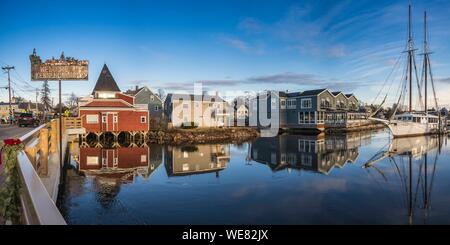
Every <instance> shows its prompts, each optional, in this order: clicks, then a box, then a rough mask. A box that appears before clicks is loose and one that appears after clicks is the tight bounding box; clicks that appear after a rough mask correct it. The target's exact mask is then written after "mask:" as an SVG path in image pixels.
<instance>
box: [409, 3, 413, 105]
mask: <svg viewBox="0 0 450 245" xmlns="http://www.w3.org/2000/svg"><path fill="white" fill-rule="evenodd" d="M408 10H409V11H408V60H409V112H411V111H412V57H413V40H412V34H411V5H409V9H408Z"/></svg>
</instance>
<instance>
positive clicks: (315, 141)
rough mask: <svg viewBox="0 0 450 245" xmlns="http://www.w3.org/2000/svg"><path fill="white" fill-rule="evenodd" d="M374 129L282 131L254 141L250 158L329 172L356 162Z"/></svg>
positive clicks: (276, 167)
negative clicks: (329, 132)
mask: <svg viewBox="0 0 450 245" xmlns="http://www.w3.org/2000/svg"><path fill="white" fill-rule="evenodd" d="M370 137H371V135H370V133H364V132H357V133H350V134H342V135H331V136H328V135H327V136H326V137H325V135H324V134H320V135H279V136H277V137H271V138H258V139H257V140H256V141H255V142H253V143H252V144H251V149H250V152H249V154H250V158H251V159H252V160H254V161H256V162H259V163H263V164H265V165H267V166H269V167H270V168H271V169H272V171H279V170H282V169H289V170H290V169H296V170H306V171H314V172H319V173H322V174H328V173H330V172H331V171H332V169H333V168H334V167H338V168H341V167H343V166H344V165H345V164H346V163H348V162H355V160H356V158H357V157H358V147H359V146H361V145H363V144H367V143H369V141H370Z"/></svg>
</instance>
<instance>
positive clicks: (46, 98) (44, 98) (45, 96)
mask: <svg viewBox="0 0 450 245" xmlns="http://www.w3.org/2000/svg"><path fill="white" fill-rule="evenodd" d="M41 103H42V105H43V106H44V116H45V115H46V112H48V111H49V109H51V108H52V100H51V99H50V87H49V85H48V81H44V83H43V84H42V90H41Z"/></svg>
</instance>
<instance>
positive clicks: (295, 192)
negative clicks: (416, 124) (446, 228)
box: [58, 130, 450, 224]
mask: <svg viewBox="0 0 450 245" xmlns="http://www.w3.org/2000/svg"><path fill="white" fill-rule="evenodd" d="M447 141H448V138H447V136H445V137H433V136H427V137H425V136H423V137H413V138H404V139H391V137H390V135H389V133H388V132H387V131H384V130H381V131H371V132H358V133H351V134H340V135H326V136H324V135H280V136H277V137H273V138H258V139H256V140H254V141H252V142H247V143H244V144H240V145H233V144H205V145H184V146H168V145H148V146H146V145H144V146H142V145H141V146H134V147H131V146H128V147H125V146H122V147H120V146H117V147H114V148H104V147H102V146H101V145H99V144H97V145H88V144H82V143H73V144H72V145H71V147H70V148H71V154H72V160H71V165H70V167H69V168H68V170H67V174H66V177H65V185H64V189H63V190H62V191H61V192H60V193H61V194H60V197H59V201H58V205H59V209H60V210H61V212H62V214H63V215H64V217H65V219H66V220H67V222H68V223H69V224H450V206H449V205H448V203H449V202H450V200H449V199H450V157H449V156H450V154H449V153H450V146H449V145H448V142H447Z"/></svg>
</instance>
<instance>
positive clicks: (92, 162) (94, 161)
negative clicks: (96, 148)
mask: <svg viewBox="0 0 450 245" xmlns="http://www.w3.org/2000/svg"><path fill="white" fill-rule="evenodd" d="M86 165H88V166H97V165H98V157H97V156H87V157H86Z"/></svg>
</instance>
